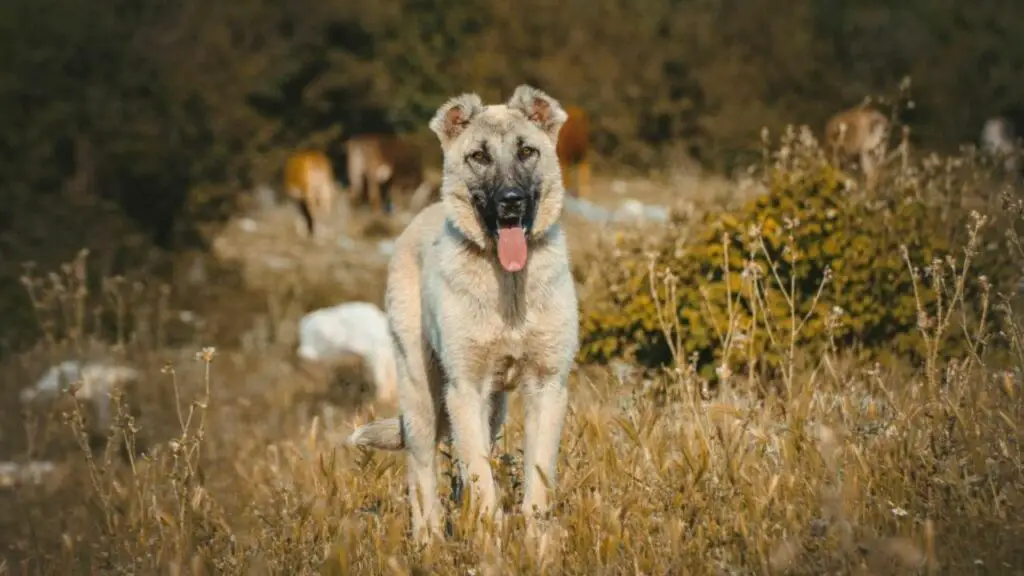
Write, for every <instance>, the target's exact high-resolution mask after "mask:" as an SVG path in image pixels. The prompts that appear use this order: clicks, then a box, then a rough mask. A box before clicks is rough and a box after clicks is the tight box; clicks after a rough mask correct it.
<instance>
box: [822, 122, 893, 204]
mask: <svg viewBox="0 0 1024 576" xmlns="http://www.w3.org/2000/svg"><path fill="white" fill-rule="evenodd" d="M888 136H889V119H888V118H886V116H885V115H884V114H882V113H881V112H879V111H878V110H875V109H874V108H871V107H868V106H867V105H863V104H862V105H858V106H854V107H852V108H847V109H846V110H842V111H840V112H838V113H836V114H835V115H833V116H832V117H831V118H829V120H828V122H827V123H826V124H825V143H826V146H827V149H828V152H829V153H830V154H831V155H832V156H833V157H834V158H836V159H837V160H838V161H840V162H843V161H846V160H856V161H857V162H858V163H859V165H860V169H861V171H862V172H863V173H864V176H865V177H866V179H867V187H868V188H869V189H870V188H873V187H874V184H875V181H876V179H877V177H878V168H879V166H878V165H879V164H880V163H881V161H882V160H883V159H884V158H885V153H886V140H887V139H888Z"/></svg>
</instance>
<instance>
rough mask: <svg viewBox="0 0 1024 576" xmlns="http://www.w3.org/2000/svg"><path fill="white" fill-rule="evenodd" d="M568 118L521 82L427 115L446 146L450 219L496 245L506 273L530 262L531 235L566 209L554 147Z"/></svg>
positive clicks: (488, 245)
mask: <svg viewBox="0 0 1024 576" xmlns="http://www.w3.org/2000/svg"><path fill="white" fill-rule="evenodd" d="M566 118H567V116H566V113H565V111H564V110H563V109H562V106H561V105H559V103H558V102H557V101H556V100H555V99H554V98H551V97H550V96H548V95H547V94H545V93H544V92H542V91H540V90H538V89H536V88H533V87H531V86H526V85H522V86H519V87H518V88H516V90H515V93H513V94H512V98H510V99H509V101H508V102H507V103H505V104H496V105H490V106H485V105H484V104H483V102H482V101H481V100H480V97H479V96H477V95H476V94H463V95H461V96H457V97H455V98H452V99H451V100H449V101H448V102H446V103H445V104H444V105H443V106H441V108H440V109H438V111H437V114H436V115H435V116H434V118H433V119H432V120H431V121H430V129H431V130H433V131H434V132H435V133H436V134H437V137H438V138H439V139H440V140H441V149H442V151H443V152H444V179H443V184H442V188H441V200H442V202H443V203H444V205H445V210H446V211H447V213H448V217H449V219H450V220H451V222H452V224H453V225H454V226H455V227H456V228H457V229H458V230H459V231H460V232H461V233H462V234H463V235H464V236H465V237H466V238H467V239H468V240H469V241H470V242H473V243H474V244H476V245H477V246H479V247H480V248H482V249H485V250H490V249H493V248H492V247H494V248H496V249H497V255H498V259H499V261H500V262H501V265H502V267H504V268H505V270H507V271H509V272H517V271H519V270H521V269H522V268H523V267H524V266H526V258H527V251H528V245H529V241H530V240H532V239H536V238H540V237H542V236H544V234H546V233H547V231H548V230H549V229H550V228H551V227H552V226H554V225H555V224H556V223H557V222H558V219H559V217H560V216H561V213H562V202H563V199H564V197H565V189H564V188H563V186H562V173H561V169H560V168H559V165H558V157H557V155H556V153H555V147H556V145H557V143H558V131H559V130H560V129H561V127H562V124H564V123H565V120H566Z"/></svg>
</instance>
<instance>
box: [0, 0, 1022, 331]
mask: <svg viewBox="0 0 1024 576" xmlns="http://www.w3.org/2000/svg"><path fill="white" fill-rule="evenodd" d="M0 26H2V27H3V30H2V32H0V43H2V45H0V53H2V54H3V55H4V66H3V70H2V71H0V175H2V176H0V185H2V188H0V189H2V193H3V194H4V201H3V202H2V203H0V255H2V256H0V277H2V280H0V282H2V283H3V285H2V287H0V296H3V298H2V302H3V304H0V324H2V325H4V326H5V328H4V329H3V330H2V332H3V336H4V338H5V341H6V342H7V345H8V346H11V345H19V344H22V343H25V342H27V340H24V339H25V338H28V336H27V335H26V334H27V333H18V332H17V331H15V328H16V327H17V326H18V325H19V322H20V320H19V318H18V316H19V315H24V314H26V312H24V310H26V309H27V307H26V306H25V304H26V300H25V296H24V295H23V292H24V291H23V289H22V287H21V285H20V283H19V282H18V278H19V276H20V274H21V273H22V268H21V266H22V262H24V261H26V260H31V261H34V262H35V263H36V264H37V265H39V266H40V267H42V268H44V269H47V268H52V267H53V266H54V265H56V263H59V262H64V261H67V260H68V259H69V258H70V257H72V256H73V255H74V253H75V251H77V250H78V249H80V248H81V247H83V246H87V247H89V248H90V249H91V250H92V254H93V256H92V259H93V261H95V262H98V264H97V265H99V266H101V268H102V269H101V270H100V272H101V273H102V274H110V273H125V272H126V271H128V270H130V269H133V268H138V267H142V266H148V267H149V268H150V270H149V272H150V273H151V274H157V275H160V274H163V275H167V274H169V273H170V270H171V268H169V267H168V266H170V265H169V264H167V265H162V266H163V267H162V268H161V266H158V265H156V264H153V262H154V261H155V260H154V258H155V257H156V256H155V255H157V254H160V255H163V256H166V255H167V254H172V253H181V252H183V251H187V250H198V251H203V250H206V249H207V248H208V244H209V242H210V240H209V238H210V234H211V232H210V231H211V230H216V229H217V226H219V225H220V223H222V222H224V220H225V219H226V218H227V217H228V216H229V215H230V214H231V213H232V212H233V211H234V210H235V209H236V208H237V206H238V203H239V201H240V200H242V199H243V198H244V197H245V196H247V195H250V194H251V191H252V190H254V189H256V188H257V187H258V186H260V185H267V184H270V185H271V186H276V184H277V183H278V182H279V181H280V178H281V171H282V169H283V164H284V160H285V158H286V157H287V155H288V154H289V153H290V152H292V151H294V150H295V149H297V148H300V147H314V148H319V149H322V150H324V151H325V152H327V153H328V156H329V157H330V158H331V160H332V162H333V163H334V165H335V170H336V171H337V173H338V174H339V179H341V180H344V178H343V177H342V176H340V175H341V174H343V172H344V171H343V170H342V169H341V167H342V166H343V164H342V162H343V161H344V148H343V143H344V141H345V140H346V139H347V138H349V137H351V136H353V135H357V134H360V133H367V132H375V133H381V132H393V133H399V134H404V135H408V136H409V137H412V138H418V139H419V141H421V142H423V144H424V150H425V154H427V155H428V160H427V163H428V165H431V166H436V164H437V161H438V160H439V154H438V153H437V150H436V148H437V147H436V141H435V140H434V139H433V136H432V135H430V134H429V132H428V131H427V129H426V122H427V120H428V118H429V116H430V114H431V113H432V112H433V111H434V110H435V109H436V107H437V106H438V105H439V104H440V103H442V102H443V100H444V99H445V98H447V97H448V96H450V95H453V94H455V93H458V92H462V91H477V92H479V93H480V94H481V95H482V96H483V97H484V99H485V100H495V99H499V98H505V97H507V95H508V94H509V93H510V91H511V89H512V88H513V87H514V86H515V85H517V84H519V83H523V82H527V83H533V84H535V85H537V86H539V87H541V88H543V89H544V90H547V91H549V92H550V93H551V94H553V95H554V96H555V97H556V98H558V99H560V100H561V101H562V102H563V104H567V105H576V106H579V107H581V108H582V109H583V110H585V111H586V112H587V113H588V115H589V116H590V127H591V128H590V129H591V144H592V147H593V150H594V153H595V154H596V156H597V158H599V159H597V160H594V161H593V162H592V164H593V165H594V167H595V168H594V169H595V171H596V172H597V173H598V174H610V173H620V174H621V173H639V174H645V173H649V172H650V171H651V170H665V169H668V170H672V169H674V168H679V167H682V166H687V167H692V166H698V167H700V168H701V169H703V170H708V171H712V172H722V173H726V174H728V173H729V172H731V171H732V170H734V169H735V168H737V167H739V166H742V165H744V164H745V163H747V162H748V161H749V160H751V159H752V158H756V157H757V155H758V154H759V153H760V152H759V151H760V145H761V144H760V137H759V134H760V131H761V128H762V127H768V128H769V129H771V130H772V131H775V132H776V133H777V131H778V130H779V129H781V128H782V127H783V126H785V125H786V124H787V123H797V124H801V123H806V124H809V125H810V126H812V127H814V128H815V130H817V131H820V127H821V125H822V124H823V122H824V121H825V119H826V118H827V117H828V115H829V114H831V113H833V112H835V111H836V110H837V109H839V108H843V107H847V106H851V105H854V104H856V103H858V102H859V101H860V100H861V99H862V98H863V97H865V96H867V95H879V94H882V95H885V94H893V93H894V92H895V91H896V89H897V87H898V85H899V83H900V81H901V80H902V79H903V78H905V77H907V76H909V77H911V78H912V80H913V84H912V96H913V103H914V107H913V108H912V109H911V110H910V111H909V114H911V115H912V118H903V120H904V121H906V122H910V123H911V124H912V126H913V128H914V131H913V135H912V137H913V139H914V142H915V144H916V145H917V146H919V147H921V148H923V149H926V150H928V149H934V150H941V151H952V150H954V149H955V148H956V146H957V144H958V143H961V142H964V141H974V140H976V139H977V135H978V133H979V130H980V126H981V124H982V122H984V120H985V119H986V118H988V117H990V116H993V115H997V114H1004V115H1007V116H1010V117H1011V118H1013V117H1015V116H1017V115H1019V113H1020V112H1021V109H1020V108H1019V104H1020V103H1021V102H1024V99H1022V96H1024V75H1022V74H1021V70H1022V66H1024V45H1022V44H1021V43H1020V42H1017V41H1014V40H1013V39H1015V38H1019V36H1020V34H1021V33H1022V32H1024V11H1022V10H1020V9H1019V7H1017V6H1016V5H1015V3H1014V2H1012V1H1010V0H992V1H990V2H986V3H984V4H978V3H970V4H965V3H963V2H954V1H952V0H900V1H899V2H895V1H882V0H791V1H790V2H787V3H786V6H785V9H784V10H783V9H780V6H779V4H778V3H777V2H771V1H769V0H744V1H739V0H630V1H628V2H627V1H624V0H586V1H583V0H567V1H563V2H549V1H545V0H524V1H523V2H516V3H506V2H495V1H492V0H464V1H462V2H458V3H450V2H440V1H437V0H380V1H375V2H319V1H318V2H310V1H307V0H294V1H292V2H277V1H269V0H237V1H233V2H217V3H212V2H206V1H200V0H182V1H178V2H148V3H145V5H143V4H140V3H137V2H123V1H117V0H98V1H95V2H88V3H86V2H79V1H77V0H47V1H45V2H40V1H38V0H31V1H30V0H7V1H6V2H4V3H3V5H2V6H0ZM431 154H433V156H430V155H431ZM29 323H30V324H31V322H29ZM12 342H13V344H12Z"/></svg>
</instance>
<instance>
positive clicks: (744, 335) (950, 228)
mask: <svg viewBox="0 0 1024 576" xmlns="http://www.w3.org/2000/svg"><path fill="white" fill-rule="evenodd" d="M794 151H795V153H794ZM762 172H763V173H762V176H763V182H764V184H765V185H766V188H767V193H766V194H764V195H762V196H760V197H758V198H755V199H753V200H751V201H750V202H748V203H747V204H746V205H745V206H743V207H742V208H740V209H739V210H736V211H733V212H726V213H717V214H708V215H705V216H704V217H703V218H702V219H701V220H700V221H699V222H697V223H696V225H695V226H688V225H686V224H685V223H684V222H680V221H676V222H674V223H673V225H672V226H670V227H668V229H667V230H665V231H664V233H663V234H661V235H659V236H656V237H654V238H652V237H650V232H649V231H647V230H645V231H644V232H643V233H642V234H640V233H626V234H623V235H621V236H620V237H619V238H618V240H617V242H616V245H615V248H614V250H613V258H614V260H615V263H616V265H615V266H607V264H606V265H605V266H603V268H602V271H601V273H600V274H599V276H598V279H597V281H595V282H593V287H592V289H591V292H590V297H589V298H588V299H587V301H586V302H584V304H583V311H582V315H581V339H582V340H581V342H582V345H581V351H580V356H581V360H584V361H604V360H608V359H610V358H611V357H615V356H625V357H627V358H629V359H631V360H634V361H636V362H638V363H640V364H641V365H644V366H648V367H654V366H662V365H668V364H671V363H672V362H673V358H678V359H682V360H687V359H693V360H695V361H696V364H697V365H698V366H700V368H701V371H702V373H703V375H704V376H707V377H713V375H714V371H713V368H714V366H715V365H716V364H721V362H720V361H721V359H722V358H723V357H724V356H725V354H724V352H725V351H726V350H729V357H728V360H729V362H727V363H726V364H727V365H731V366H735V365H736V363H737V362H738V363H739V364H742V365H743V366H744V367H745V368H748V369H749V368H752V367H753V366H752V365H751V363H750V362H746V361H743V360H742V359H744V358H746V359H752V360H754V361H755V362H756V363H760V364H761V365H762V366H764V365H768V366H771V365H777V361H779V360H781V359H782V357H783V356H787V355H788V357H789V359H792V355H793V353H794V351H795V350H804V351H810V352H812V353H813V352H817V351H820V349H821V348H823V347H842V348H845V349H852V350H854V351H856V352H857V353H858V354H859V355H861V356H865V357H868V358H872V359H876V360H881V361H886V360H889V359H891V358H894V357H910V358H912V359H917V360H920V359H922V358H924V353H925V344H926V342H925V339H924V338H922V334H921V333H920V329H921V328H927V327H928V325H929V322H931V321H932V320H934V318H933V319H932V320H929V319H928V318H929V315H930V314H931V315H933V316H942V315H943V314H946V313H947V312H948V309H949V305H948V304H949V302H950V301H951V300H964V299H966V300H968V301H979V302H983V304H982V305H981V306H976V307H975V308H974V313H975V314H976V315H981V314H985V313H986V310H984V309H983V308H985V304H984V302H987V299H986V298H975V296H977V295H979V292H985V293H986V294H987V293H988V292H989V290H990V289H991V286H993V285H994V286H997V287H1007V286H1009V285H1010V282H1011V281H1012V280H1013V278H1012V277H1013V276H1014V274H1013V271H1014V270H1015V268H1013V267H1011V266H1008V265H1007V262H1006V259H1007V258H1008V256H1006V255H1007V254H1008V252H1007V251H1005V250H1002V248H1001V246H1002V244H1003V243H1002V242H1000V241H996V240H994V237H993V238H982V237H981V236H979V235H978V234H979V232H977V230H978V229H979V228H981V226H980V224H981V222H979V221H975V226H974V227H973V228H972V230H974V232H971V233H966V234H964V233H961V231H962V230H966V229H967V224H968V223H969V218H968V214H966V213H964V211H962V210H959V211H955V212H948V213H943V214H945V215H946V217H945V218H943V217H940V216H939V214H938V212H937V211H936V210H935V209H933V208H931V207H930V206H931V204H929V203H926V202H924V201H921V200H917V199H916V198H917V197H919V196H920V194H918V193H917V192H918V191H919V190H921V189H924V188H928V189H929V190H932V189H934V187H930V188H929V185H930V184H931V183H929V182H922V181H921V178H926V177H927V176H921V174H924V172H922V171H919V172H913V171H911V170H908V169H904V170H903V174H902V176H903V177H886V179H885V180H884V183H883V187H884V189H885V190H886V191H887V192H889V194H888V195H887V196H888V197H884V196H883V195H882V194H878V195H875V196H873V197H871V198H865V197H864V196H865V195H863V194H856V193H854V192H853V191H852V190H851V189H850V187H849V186H847V181H848V179H847V178H846V177H845V176H844V175H843V174H842V173H841V172H839V171H838V170H837V169H835V168H833V167H832V165H831V164H830V163H829V162H828V161H827V160H826V159H825V157H824V155H823V154H822V153H821V152H820V151H818V150H817V148H816V147H815V146H814V145H813V142H812V143H811V144H810V145H800V144H799V143H796V142H795V140H794V142H790V143H789V144H787V145H785V146H784V147H783V150H782V151H781V152H780V153H779V154H777V160H776V162H774V163H772V164H771V165H769V166H766V167H765V169H764V170H763V171H762ZM911 174H917V177H916V179H915V178H911V177H907V176H908V175H911ZM889 176H892V175H889ZM973 217H974V218H976V219H977V218H980V217H978V216H977V215H974V216H973ZM980 246H984V247H985V249H984V250H981V249H980V248H979V247H980ZM964 249H969V252H970V253H969V255H968V256H969V258H970V259H972V260H973V263H974V264H975V266H973V267H972V268H973V269H978V268H979V267H980V268H981V270H983V271H984V272H986V273H987V278H986V279H985V280H984V281H982V282H971V281H967V282H960V283H956V282H949V281H945V280H943V278H945V277H946V276H947V274H946V273H947V272H951V271H950V270H949V269H948V267H949V266H955V264H953V262H954V260H951V259H950V258H949V257H950V256H953V257H960V258H961V259H962V257H963V250H964ZM919 263H926V264H925V267H926V268H927V269H926V270H924V271H923V272H922V271H920V270H916V269H914V268H913V266H916V265H918V264H919ZM929 263H930V264H931V265H930V266H929V265H928V264H929ZM952 272H956V271H955V270H953V271H952ZM949 276H953V277H956V276H957V274H949ZM937 291H938V292H940V293H941V297H939V295H938V294H937ZM943 302H945V304H943ZM663 303H668V304H663ZM947 320H948V318H947ZM965 343H966V342H965V341H963V339H957V338H947V339H945V340H944V341H943V342H941V345H942V347H944V349H947V350H948V349H949V347H955V346H961V347H962V346H963V345H965Z"/></svg>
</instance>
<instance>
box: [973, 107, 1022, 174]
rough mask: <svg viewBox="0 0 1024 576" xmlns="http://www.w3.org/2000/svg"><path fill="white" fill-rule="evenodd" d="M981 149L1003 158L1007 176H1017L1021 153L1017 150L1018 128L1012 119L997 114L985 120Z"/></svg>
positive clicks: (995, 156) (1003, 167) (1003, 166)
mask: <svg viewBox="0 0 1024 576" xmlns="http://www.w3.org/2000/svg"><path fill="white" fill-rule="evenodd" d="M981 149H982V151H983V152H984V153H986V154H990V155H992V156H993V157H994V158H996V159H1001V160H1002V169H1003V176H1004V177H1005V178H1007V179H1011V178H1015V177H1016V175H1017V174H1018V170H1019V169H1020V154H1019V152H1018V150H1017V129H1016V128H1015V127H1014V125H1013V122H1012V121H1010V119H1008V118H1006V117H1005V116H996V117H994V118H989V119H988V120H986V121H985V125H984V126H983V127H982V129H981Z"/></svg>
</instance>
